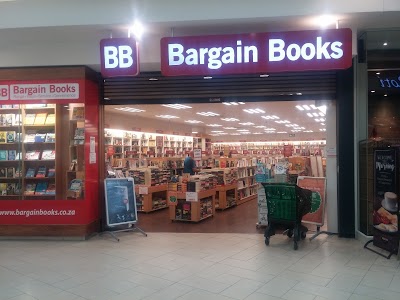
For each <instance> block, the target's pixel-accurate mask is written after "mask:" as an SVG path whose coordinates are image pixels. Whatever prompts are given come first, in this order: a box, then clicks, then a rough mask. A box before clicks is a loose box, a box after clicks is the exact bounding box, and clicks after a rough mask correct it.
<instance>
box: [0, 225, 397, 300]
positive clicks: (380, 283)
mask: <svg viewBox="0 0 400 300" xmlns="http://www.w3.org/2000/svg"><path fill="white" fill-rule="evenodd" d="M120 237H121V242H120V243H117V242H115V241H113V240H112V239H111V238H110V237H109V236H102V237H95V238H92V239H91V240H89V241H84V242H73V241H0V300H4V299H14V300H34V299H40V300H64V299H68V300H70V299H71V300H74V299H81V300H82V299H99V300H100V299H112V300H114V299H115V300H135V299H148V300H150V299H159V300H169V299H180V300H197V299H206V300H224V299H225V300H229V299H249V300H277V299H288V300H291V299H295V300H302V299H314V300H323V299H332V300H341V299H351V300H364V299H365V300H372V299H388V300H391V299H393V300H398V299H400V268H399V261H398V260H397V258H396V257H393V258H392V259H391V260H386V259H384V258H381V257H379V256H377V255H376V254H374V253H372V252H369V251H367V250H364V249H363V247H362V244H361V243H360V242H358V241H356V240H352V239H339V238H337V237H327V236H320V237H319V238H318V239H316V240H314V241H312V242H310V241H308V240H305V241H303V242H301V244H300V247H299V250H298V251H294V250H292V243H290V242H289V240H288V239H287V238H286V237H284V236H281V235H279V236H274V237H272V238H271V245H270V246H269V247H266V246H265V244H264V238H263V235H261V234H228V233H203V234H201V233H190V234H185V233H150V234H149V236H148V237H144V236H142V235H140V234H138V233H123V234H120Z"/></svg>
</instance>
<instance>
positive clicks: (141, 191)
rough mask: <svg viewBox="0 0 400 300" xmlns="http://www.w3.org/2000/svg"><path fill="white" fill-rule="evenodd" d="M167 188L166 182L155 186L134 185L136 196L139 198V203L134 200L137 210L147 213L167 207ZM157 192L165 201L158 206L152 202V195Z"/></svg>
mask: <svg viewBox="0 0 400 300" xmlns="http://www.w3.org/2000/svg"><path fill="white" fill-rule="evenodd" d="M167 190H168V185H167V184H163V185H157V186H135V193H136V195H137V196H136V198H138V197H140V198H141V203H139V201H136V205H137V211H138V212H145V213H148V212H152V211H156V210H160V209H164V208H167V207H168V205H167ZM153 194H154V195H153ZM157 194H159V195H162V198H163V199H162V200H163V201H165V204H162V205H160V206H158V207H157V206H156V205H157V204H156V203H154V202H155V201H154V196H155V195H157Z"/></svg>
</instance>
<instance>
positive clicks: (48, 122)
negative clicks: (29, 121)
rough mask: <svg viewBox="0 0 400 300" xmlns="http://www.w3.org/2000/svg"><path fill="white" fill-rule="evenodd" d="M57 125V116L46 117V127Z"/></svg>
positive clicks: (49, 115)
mask: <svg viewBox="0 0 400 300" xmlns="http://www.w3.org/2000/svg"><path fill="white" fill-rule="evenodd" d="M55 123H56V115H55V114H48V115H47V117H46V121H45V122H44V124H46V125H53V124H55Z"/></svg>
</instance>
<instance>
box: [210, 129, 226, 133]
mask: <svg viewBox="0 0 400 300" xmlns="http://www.w3.org/2000/svg"><path fill="white" fill-rule="evenodd" d="M211 132H214V133H221V132H223V131H221V130H211Z"/></svg>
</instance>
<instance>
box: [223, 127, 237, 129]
mask: <svg viewBox="0 0 400 300" xmlns="http://www.w3.org/2000/svg"><path fill="white" fill-rule="evenodd" d="M224 129H237V128H236V127H224Z"/></svg>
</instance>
